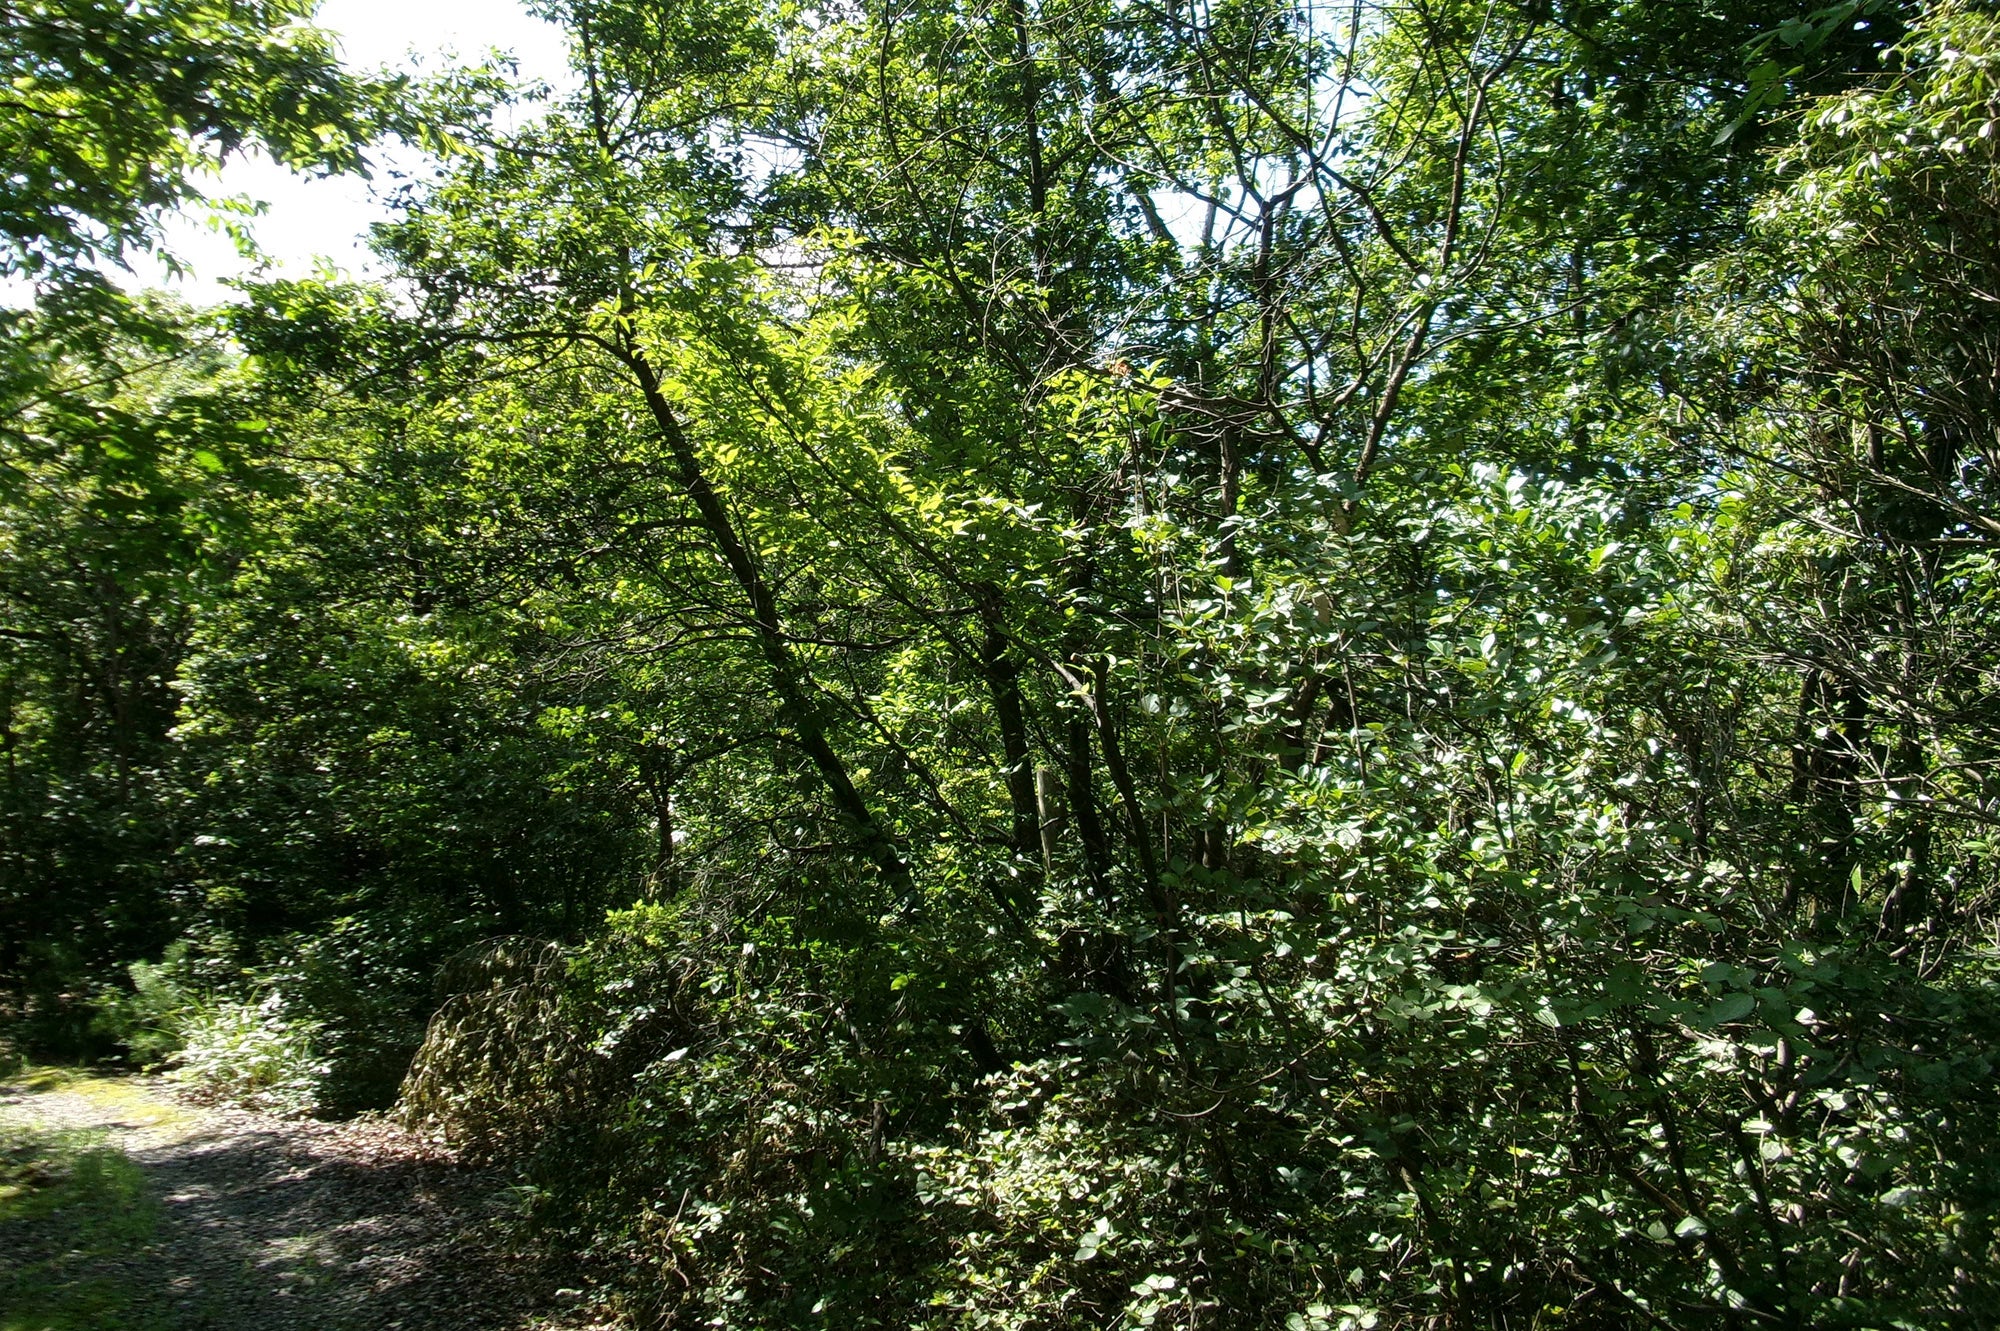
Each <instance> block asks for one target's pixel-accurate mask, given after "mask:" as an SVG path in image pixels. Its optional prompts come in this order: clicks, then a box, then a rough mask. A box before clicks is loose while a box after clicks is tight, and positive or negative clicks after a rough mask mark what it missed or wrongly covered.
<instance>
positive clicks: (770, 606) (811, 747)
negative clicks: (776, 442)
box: [620, 330, 909, 878]
mask: <svg viewBox="0 0 2000 1331" xmlns="http://www.w3.org/2000/svg"><path fill="white" fill-rule="evenodd" d="M620 354H621V356H622V358H623V360H624V361H625V364H626V367H627V368H628V369H630V370H631V371H632V375H633V377H634V378H635V379H637V380H638V383H639V391H640V392H641V393H642V394H643V395H644V396H645V400H646V409H647V411H648V412H649V413H650V414H651V415H652V418H653V425H654V428H655V429H656V430H658V431H659V435H660V439H661V441H662V442H664V443H665V444H666V446H667V451H668V453H669V454H671V455H672V457H673V460H674V466H675V469H676V470H677V471H678V472H679V473H680V481H681V484H682V485H683V486H685V487H686V489H687V492H688V496H689V497H690V498H691V499H693V500H694V506H695V511H696V512H697V513H698V514H699V515H700V518H701V523H702V526H703V527H704V528H706V529H707V531H708V535H709V539H710V540H712V541H714V542H715V546H716V549H717V550H718V551H719V552H720V553H721V555H722V560H723V563H725V564H727V565H728V566H729V572H730V574H731V576H732V577H734V579H735V581H736V585H737V587H738V589H739V590H741V592H742V593H743V596H744V599H745V600H747V601H748V602H749V603H750V626H751V631H752V633H753V634H754V635H755V637H756V640H757V647H758V650H759V651H760V652H761V654H762V655H763V657H764V661H765V663H766V664H767V665H768V666H769V667H770V670H771V683H772V686H773V688H775V690H776V691H777V694H778V703H779V706H780V707H781V709H782V711H783V715H784V721H785V724H786V726H787V727H788V728H789V729H790V731H791V736H790V738H791V740H792V742H793V743H795V744H797V745H798V746H799V748H800V749H801V750H802V751H803V752H804V753H805V755H806V757H807V758H808V759H810V760H811V762H812V765H813V767H814V769H815V770H817V771H818V773H819V777H820V780H821V781H822V782H823V783H824V784H825V786H826V789H827V793H828V795H829V796H831V798H832V800H833V805H834V808H835V809H836V810H837V811H838V812H839V813H840V815H841V817H842V818H843V819H844V820H845V821H846V822H847V823H848V825H849V826H850V827H851V829H852V830H853V832H854V835H855V839H856V840H857V841H859V842H860V844H861V848H862V850H863V851H865V852H866V853H867V855H868V857H869V858H870V859H871V860H873V861H874V862H875V864H876V867H878V868H879V869H881V871H882V872H883V873H885V874H888V875H889V876H891V877H893V878H901V877H904V876H906V875H907V874H908V873H909V869H908V866H906V865H905V864H904V863H903V858H902V856H901V855H900V854H898V853H897V851H896V847H895V845H894V843H892V842H891V841H890V840H889V836H888V834H887V833H886V832H884V831H883V830H882V824H881V823H880V822H879V821H878V820H877V819H876V817H875V813H874V811H873V810H872V809H870V808H869V807H868V803H867V801H866V800H864V799H863V798H862V797H861V793H860V792H859V791H858V790H856V789H855V788H854V779H853V777H852V776H850V775H849V774H848V770H847V764H846V763H845V762H844V761H842V760H841V757H840V754H839V753H838V752H836V751H835V750H834V747H833V745H832V744H831V743H830V742H829V741H828V740H827V737H826V728H825V724H824V722H823V721H822V720H821V717H820V709H819V707H818V706H817V704H816V703H815V701H814V699H813V697H812V695H811V685H810V684H809V683H808V682H807V680H806V679H805V676H804V673H803V672H802V671H801V670H800V669H799V667H798V663H797V662H796V661H795V660H794V659H793V657H792V650H791V644H790V643H789V642H788V641H787V640H786V638H785V635H784V631H783V628H782V627H781V625H780V624H779V622H778V608H777V599H776V598H775V597H774V596H773V595H772V593H771V588H770V584H769V583H767V582H766V581H765V579H764V574H763V570H761V569H760V568H758V566H757V562H756V560H755V559H753V558H752V557H751V554H750V549H749V547H748V546H747V545H745V544H744V542H743V539H742V537H741V536H740V535H739V534H738V533H737V531H736V524H735V523H734V522H733V521H732V520H731V519H730V516H729V511H728V510H727V509H726V508H724V507H723V504H722V498H721V496H720V495H718V494H716V492H715V487H714V486H713V485H711V484H710V483H709V479H708V474H707V472H705V471H704V470H703V469H702V465H701V459H700V457H699V456H698V455H697V454H696V453H695V451H694V444H693V442H692V441H690V440H689V439H688V437H687V432H686V431H685V430H684V429H683V428H682V426H681V422H680V418H679V417H678V416H676V415H675V414H674V410H673V407H672V405H671V404H670V403H668V401H667V399H666V395H665V394H664V393H662V392H661V391H660V380H659V376H658V375H657V374H656V373H655V372H654V370H653V366H652V362H650V361H649V360H647V359H646V354H645V352H644V351H643V350H642V349H641V348H640V347H639V345H638V343H637V341H636V340H635V339H634V338H633V336H632V334H631V332H630V331H629V330H628V331H627V332H626V333H625V335H624V339H623V342H622V345H621V347H620Z"/></svg>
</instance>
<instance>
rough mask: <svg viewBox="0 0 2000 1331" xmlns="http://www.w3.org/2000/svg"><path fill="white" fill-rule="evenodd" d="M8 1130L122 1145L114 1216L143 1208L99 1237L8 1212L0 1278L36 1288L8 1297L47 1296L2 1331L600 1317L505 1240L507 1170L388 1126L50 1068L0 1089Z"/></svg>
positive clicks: (224, 1329) (215, 1329) (553, 1330)
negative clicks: (459, 1157) (456, 1156)
mask: <svg viewBox="0 0 2000 1331" xmlns="http://www.w3.org/2000/svg"><path fill="white" fill-rule="evenodd" d="M0 1128H6V1129H10V1130H11V1135H12V1136H13V1137H14V1138H15V1139H16V1140H17V1141H19V1140H21V1139H22V1134H23V1133H24V1132H25V1133H26V1134H29V1136H28V1140H42V1141H61V1142H68V1143H71V1144H72V1149H74V1144H76V1143H86V1144H96V1145H101V1147H107V1148H110V1149H112V1150H115V1151H116V1152H118V1153H119V1154H120V1155H122V1156H123V1157H124V1158H125V1159H127V1160H129V1161H130V1162H131V1164H132V1166H133V1167H134V1168H135V1169H136V1178H134V1179H132V1181H131V1183H130V1185H129V1186H130V1191H131V1193H132V1197H131V1201H130V1204H129V1207H128V1206H126V1204H124V1203H120V1204H118V1205H117V1206H115V1207H114V1208H113V1209H118V1210H123V1209H131V1210H134V1211H140V1212H143V1213H144V1224H143V1225H142V1226H140V1227H137V1228H135V1229H134V1230H133V1231H132V1234H133V1237H132V1238H131V1239H130V1240H129V1241H125V1240H120V1241H114V1242H110V1243H99V1244H97V1245H96V1246H95V1247H92V1246H91V1245H89V1244H81V1243H79V1242H78V1241H77V1239H76V1237H75V1234H74V1232H73V1226H74V1224H75V1221H74V1219H73V1218H71V1219H68V1220H66V1219H65V1217H64V1216H63V1215H62V1213H61V1210H60V1208H54V1209H48V1210H47V1211H46V1214H44V1215H40V1216H39V1217H37V1216H36V1215H32V1214H31V1215H26V1216H23V1215H18V1214H17V1215H14V1216H11V1217H9V1218H7V1219H5V1220H4V1221H0V1271H7V1270H9V1269H12V1270H14V1271H16V1272H23V1273H27V1272H33V1273H35V1274H34V1275H33V1276H32V1279H31V1283H32V1284H34V1285H39V1286H41V1288H38V1289H35V1288H31V1289H29V1290H28V1291H27V1293H26V1294H25V1295H22V1294H20V1293H19V1292H18V1286H17V1298H26V1299H27V1300H28V1301H30V1302H34V1303H36V1304H37V1306H38V1307H42V1306H46V1307H53V1308H56V1309H57V1311H55V1312H48V1311H41V1312H31V1313H29V1314H28V1315H27V1316H26V1318H25V1320H24V1319H23V1317H22V1314H21V1312H20V1310H19V1309H7V1308H0V1323H4V1324H5V1325H6V1326H7V1327H9V1328H12V1327H15V1326H28V1327H36V1328H39V1327H42V1326H48V1327H51V1328H66V1327H68V1326H70V1325H76V1324H81V1325H102V1326H104V1327H107V1328H111V1327H132V1328H143V1329H144V1331H155V1329H156V1328H157V1329H158V1331H251V1329H252V1328H255V1329H256V1331H293V1329H296V1331H393V1329H396V1328H401V1329H402V1331H527V1329H528V1328H538V1329H540V1331H557V1329H558V1328H569V1329H572V1331H581V1329H582V1328H585V1327H591V1326H595V1325H599V1324H598V1323H595V1322H593V1320H592V1319H591V1318H590V1317H588V1316H587V1315H586V1314H585V1313H584V1312H583V1311H581V1309H580V1308H579V1307H578V1306H577V1305H576V1303H575V1302H574V1297H575V1292H574V1291H570V1290H558V1289H557V1288H556V1287H555V1286H556V1280H555V1279H553V1278H552V1273H550V1272H549V1271H547V1270H544V1269H540V1268H539V1267H538V1266H537V1264H536V1263H534V1262H531V1261H529V1260H526V1259H523V1258H521V1257H518V1256H516V1255H515V1254H513V1253H512V1252H511V1251H510V1250H509V1247H508V1245H507V1244H506V1243H505V1241H504V1238H503V1232H502V1225H501V1224H500V1221H501V1220H502V1219H503V1218H504V1216H505V1214H506V1210H507V1194H506V1191H505V1185H506V1180H505V1179H503V1178H501V1177H500V1176H498V1175H496V1174H494V1173H492V1172H489V1171H481V1170H473V1169H467V1168H462V1167H458V1166H455V1165H453V1164H451V1163H450V1162H449V1161H448V1160H445V1159H442V1158H440V1157H439V1156H438V1155H437V1154H436V1153H435V1152H434V1151H431V1150H429V1149H428V1148H426V1147H425V1145H424V1144H423V1143H422V1142H421V1141H419V1140H417V1139H414V1138H412V1137H410V1136H409V1135H408V1134H405V1133H403V1132H401V1131H399V1130H397V1129H396V1128H394V1127H392V1126H390V1125H388V1124H384V1123H355V1124H330V1123H310V1122H295V1121H290V1120H285V1119H278V1118H272V1117H269V1116H266V1115H262V1114H255V1113H248V1112H245V1111H241V1110H227V1109H210V1108H200V1107H195V1106H192V1105H189V1104H186V1103H184V1102H182V1101H180V1100H177V1099H176V1098H175V1097H174V1096H173V1095H172V1093H171V1092H170V1090H169V1089H168V1088H167V1087H165V1086H163V1085H162V1084H161V1083H159V1082H158V1081H157V1080H153V1079H148V1078H98V1077H60V1078H58V1077H50V1076H48V1075H46V1074H44V1075H43V1076H41V1077H37V1078H26V1079H22V1078H16V1079H14V1080H12V1081H10V1082H6V1083H0ZM16 1149H17V1152H18V1151H19V1150H22V1149H26V1148H20V1147H17V1148H16ZM122 1173H123V1175H125V1176H127V1177H128V1178H131V1176H132V1175H133V1171H132V1170H130V1169H126V1170H122ZM21 1190H22V1189H21V1188H18V1187H17V1188H15V1189H14V1191H15V1192H17V1193H18V1192H20V1191H21ZM71 1209H72V1211H74V1210H76V1209H79V1208H77V1207H74V1206H73V1207H72V1208H71ZM65 1224H68V1225H70V1226H72V1228H71V1229H69V1230H66V1229H65V1228H64V1226H65ZM66 1287H74V1288H73V1290H71V1289H69V1288H66ZM86 1287H88V1288H90V1289H93V1290H94V1289H98V1288H100V1287H101V1288H104V1289H109V1290H110V1291H111V1294H109V1295H102V1296H100V1295H98V1294H91V1295H90V1296H89V1297H90V1299H99V1300H100V1301H102V1300H103V1299H109V1300H110V1302H107V1303H105V1304H104V1306H105V1308H106V1312H105V1313H103V1314H89V1313H87V1312H85V1307H86V1305H87V1304H88V1303H89V1299H86V1298H85V1297H84V1294H83V1291H85V1289H86ZM72 1292H74V1293H75V1294H76V1297H75V1298H71V1299H69V1300H68V1302H65V1295H66V1294H67V1293H72ZM65 1309H67V1311H64V1310H65ZM114 1309H115V1311H113V1310H114ZM79 1318H81V1320H80V1321H79V1320H77V1319H79Z"/></svg>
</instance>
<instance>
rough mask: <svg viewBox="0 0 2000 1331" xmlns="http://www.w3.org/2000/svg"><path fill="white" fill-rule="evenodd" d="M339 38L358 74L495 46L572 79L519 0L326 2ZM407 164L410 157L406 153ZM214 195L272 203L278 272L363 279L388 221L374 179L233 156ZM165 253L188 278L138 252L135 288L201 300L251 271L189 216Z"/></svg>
mask: <svg viewBox="0 0 2000 1331" xmlns="http://www.w3.org/2000/svg"><path fill="white" fill-rule="evenodd" d="M314 21H315V22H316V23H317V25H318V26H320V27H322V28H325V29H327V30H329V31H331V32H334V33H336V34H338V35H339V38H340V49H341V54H342V58H343V60H344V61H345V63H347V64H348V65H349V66H351V67H354V68H357V69H375V68H378V67H380V66H384V65H387V66H391V67H394V68H397V69H408V68H410V67H411V66H410V61H411V60H412V58H415V59H417V60H419V61H421V62H422V63H421V65H420V66H419V68H423V69H433V70H434V69H437V68H439V67H441V66H442V65H443V64H444V63H446V62H447V61H448V60H449V59H450V58H451V57H453V56H456V57H458V58H459V61H460V63H476V62H477V61H479V60H481V59H483V58H484V57H485V55H486V53H487V52H488V51H490V50H492V49H494V48H496V47H497V48H499V49H500V50H502V51H505V52H508V53H509V54H511V55H513V57H514V58H515V59H516V60H517V61H518V62H519V65H520V70H521V77H522V78H523V79H524V80H536V79H539V80H543V81H545V82H548V83H551V84H555V85H556V86H558V87H560V86H562V85H563V84H564V83H565V82H566V81H567V78H568V71H567V66H566V64H565V61H564V52H563V41H562V34H561V32H560V30H559V29H557V28H555V27H554V26H552V25H551V24H548V23H544V22H542V21H541V20H540V19H537V18H535V17H533V16H532V15H530V14H529V13H528V12H527V11H526V10H525V9H523V8H522V7H521V5H520V4H519V2H518V0H324V3H323V4H322V5H321V6H320V9H319V14H318V16H317V18H316V19H315V20H314ZM370 156H371V157H372V158H373V159H374V161H375V166H376V175H377V177H378V179H380V180H381V183H382V184H383V185H385V186H386V185H387V184H388V180H387V174H388V168H389V167H391V166H393V165H394V164H395V160H396V157H397V156H398V155H397V154H391V153H389V152H387V151H385V150H377V151H375V152H374V153H371V154H370ZM404 160H412V159H410V158H408V157H405V159H404ZM207 189H208V192H209V193H211V194H214V195H217V196H226V195H236V194H242V195H247V196H248V197H250V198H252V199H255V200H258V201H260V202H263V203H265V204H268V205H269V208H268V211H266V212H265V213H264V214H263V215H262V216H260V217H257V218H254V219H252V220H251V223H250V230H251V233H252V234H253V235H254V236H255V237H256V239H257V243H258V244H259V245H260V246H261V247H262V248H263V250H264V251H265V253H266V254H267V255H269V256H270V258H271V259H272V261H273V263H274V266H275V267H276V268H277V269H278V271H280V272H282V273H284V274H287V275H290V276H303V275H305V274H307V273H310V272H311V271H312V268H313V265H314V262H315V260H316V259H317V258H321V257H323V258H325V259H327V260H330V261H331V262H332V263H333V265H334V266H335V267H336V268H339V269H342V270H344V271H346V272H348V273H352V274H356V275H360V274H362V273H365V272H368V271H370V265H371V261H372V258H373V256H371V255H370V254H369V253H368V251H367V248H366V246H365V245H364V244H363V241H362V238H363V236H364V235H365V234H366V232H367V230H368V226H369V223H371V222H374V221H377V220H379V219H381V218H382V217H384V216H386V212H385V210H384V209H383V207H382V206H381V205H380V204H379V203H377V202H376V200H375V198H374V197H373V194H372V192H371V189H370V185H369V183H368V182H367V181H364V180H360V179H358V178H352V177H335V178H332V179H328V180H309V179H306V178H304V177H301V176H295V175H293V174H292V173H291V172H290V171H287V170H285V169H284V168H283V167H280V166H277V165H275V164H273V163H272V162H270V161H268V160H266V159H264V158H262V157H254V158H244V159H239V160H232V161H231V162H230V163H229V164H228V165H226V166H225V167H224V168H223V172H222V176H221V178H220V180H219V181H214V182H211V183H210V184H209V185H208V187H207ZM166 241H167V248H168V249H169V250H171V251H172V252H173V253H174V254H175V255H177V256H178V257H179V258H180V259H181V260H182V261H183V262H185V263H186V264H188V265H189V266H190V267H191V268H192V269H193V273H192V275H191V276H190V277H187V278H184V279H181V280H179V281H173V280H170V279H168V278H167V277H166V276H165V274H164V272H163V271H162V270H161V269H160V268H159V267H158V266H157V265H156V264H153V263H151V262H149V261H148V260H147V258H146V257H145V256H139V257H138V258H136V259H135V260H134V261H133V264H132V267H133V269H134V279H133V280H135V281H136V283H137V284H140V285H146V286H165V287H167V288H168V289H170V290H176V291H179V292H180V293H181V294H182V295H184V296H185V297H186V298H187V299H188V300H190V301H193V302H194V303H196V304H208V303H211V302H214V301H217V300H222V299H226V298H227V297H228V295H229V292H228V291H227V290H226V289H225V288H223V287H221V286H219V285H218V282H219V280H220V279H222V278H227V277H233V276H237V275H239V274H241V273H243V272H244V271H246V267H247V266H246V265H245V263H244V262H243V260H242V259H241V258H240V257H238V255H237V253H236V250H235V246H234V245H233V244H232V243H231V242H230V241H229V240H228V238H227V237H225V236H223V235H221V234H219V233H217V232H214V231H212V230H210V229H209V228H208V227H207V226H206V225H205V224H204V223H203V222H200V221H197V220H195V219H192V218H182V219H176V220H174V221H173V222H171V223H170V224H169V226H168V228H167V236H166Z"/></svg>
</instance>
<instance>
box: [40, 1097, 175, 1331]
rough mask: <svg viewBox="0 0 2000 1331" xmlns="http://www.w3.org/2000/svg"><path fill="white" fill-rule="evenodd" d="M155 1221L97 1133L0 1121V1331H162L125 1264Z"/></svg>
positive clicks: (120, 1158)
mask: <svg viewBox="0 0 2000 1331" xmlns="http://www.w3.org/2000/svg"><path fill="white" fill-rule="evenodd" d="M159 1223H160V1213H159V1205H158V1203H157V1202H156V1201H155V1200H154V1198H153V1197H152V1195H151V1194H150V1192H149V1191H148V1189H147V1187H146V1182H145V1178H144V1176H143V1175H142V1174H141V1173H140V1170H139V1168H138V1166H136V1165H134V1164H133V1163H132V1162H131V1161H130V1160H128V1159H127V1158H126V1157H125V1156H124V1155H123V1154H121V1153H120V1152H118V1151H116V1150H114V1149H112V1148H111V1147H109V1146H107V1145H105V1144H104V1141H103V1138H102V1136H101V1135H99V1134H96V1133H88V1132H47V1131H38V1130H33V1129H27V1128H21V1127H15V1126H0V1249H4V1250H5V1251H6V1252H7V1253H8V1255H9V1257H10V1258H11V1260H9V1261H7V1262H5V1263H0V1331H166V1328H168V1327H170V1326H171V1323H170V1322H168V1321H166V1320H163V1319H162V1318H161V1317H160V1316H159V1315H158V1312H157V1310H155V1309H148V1308H147V1307H146V1306H145V1305H146V1304H147V1303H149V1302H150V1301H151V1299H150V1298H149V1295H150V1294H152V1293H153V1291H150V1290H148V1289H146V1288H145V1287H144V1281H143V1278H142V1277H141V1276H140V1275H138V1274H137V1272H136V1271H132V1270H130V1268H129V1267H128V1265H127V1264H128V1263H130V1262H131V1261H132V1259H133V1258H135V1257H136V1256H137V1255H138V1253H139V1252H140V1251H141V1250H142V1249H143V1248H144V1247H145V1246H146V1245H147V1244H148V1243H149V1242H151V1241H152V1239H153V1238H154V1236H155V1234H156V1232H157V1230H158V1228H159Z"/></svg>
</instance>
